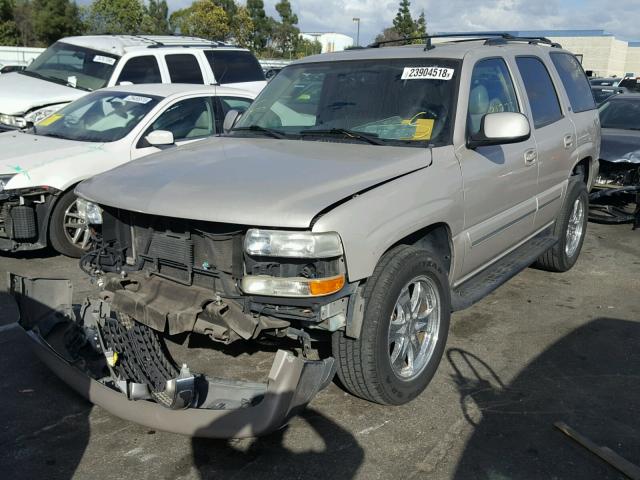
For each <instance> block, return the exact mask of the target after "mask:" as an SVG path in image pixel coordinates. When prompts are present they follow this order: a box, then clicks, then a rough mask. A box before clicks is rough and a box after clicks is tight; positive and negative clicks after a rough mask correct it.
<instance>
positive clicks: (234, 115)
mask: <svg viewBox="0 0 640 480" xmlns="http://www.w3.org/2000/svg"><path fill="white" fill-rule="evenodd" d="M241 116H242V114H241V113H240V112H239V111H238V110H229V111H228V112H227V114H226V115H225V116H224V123H223V124H222V129H223V130H224V133H229V132H230V131H231V129H232V128H233V126H234V125H235V124H236V123H237V122H238V119H239V118H240V117H241Z"/></svg>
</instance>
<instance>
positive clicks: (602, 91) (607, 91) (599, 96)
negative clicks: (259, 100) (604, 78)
mask: <svg viewBox="0 0 640 480" xmlns="http://www.w3.org/2000/svg"><path fill="white" fill-rule="evenodd" d="M591 92H592V93H593V98H594V100H595V101H596V104H601V103H602V102H604V101H605V100H606V99H607V98H609V97H610V96H611V95H614V94H617V93H620V91H619V90H616V89H614V88H592V89H591Z"/></svg>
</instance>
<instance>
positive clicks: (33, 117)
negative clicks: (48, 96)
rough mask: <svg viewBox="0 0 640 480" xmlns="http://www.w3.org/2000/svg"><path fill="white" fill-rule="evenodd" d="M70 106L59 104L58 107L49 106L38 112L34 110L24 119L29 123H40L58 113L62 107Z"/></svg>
mask: <svg viewBox="0 0 640 480" xmlns="http://www.w3.org/2000/svg"><path fill="white" fill-rule="evenodd" d="M66 105H68V104H67V103H59V104H57V105H49V106H48V107H44V108H40V109H38V110H34V111H33V112H29V113H27V114H26V115H25V116H24V119H25V120H26V121H27V122H29V123H33V124H36V123H39V122H41V121H42V120H44V119H45V118H47V117H48V116H50V115H51V114H54V113H56V112H57V111H58V110H60V109H61V108H62V107H64V106H66Z"/></svg>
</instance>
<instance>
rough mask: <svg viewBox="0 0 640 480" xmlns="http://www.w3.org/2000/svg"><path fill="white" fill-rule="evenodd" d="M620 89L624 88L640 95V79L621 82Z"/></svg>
mask: <svg viewBox="0 0 640 480" xmlns="http://www.w3.org/2000/svg"><path fill="white" fill-rule="evenodd" d="M618 86H619V87H624V88H626V89H627V90H629V91H630V92H638V93H640V77H638V78H625V79H624V80H622V81H621V82H620V85H618Z"/></svg>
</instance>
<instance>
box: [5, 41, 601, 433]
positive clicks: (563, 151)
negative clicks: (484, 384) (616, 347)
mask: <svg viewBox="0 0 640 480" xmlns="http://www.w3.org/2000/svg"><path fill="white" fill-rule="evenodd" d="M238 117H239V115H238V113H237V112H234V111H231V112H229V113H228V115H227V119H226V121H225V125H226V127H227V129H228V134H227V135H226V136H224V137H218V138H213V139H211V140H205V141H203V142H201V143H198V144H194V145H190V146H187V147H185V148H182V149H180V150H172V149H168V150H166V151H165V152H163V153H160V154H157V155H154V156H151V157H148V158H145V159H142V160H139V161H136V162H132V163H130V164H127V165H125V166H122V167H119V168H116V169H114V170H112V171H110V172H107V173H104V174H101V175H99V176H97V177H94V178H93V179H91V180H88V181H85V182H83V183H82V184H80V186H79V187H78V188H77V189H76V193H77V194H78V195H79V196H80V197H81V198H82V199H83V200H82V201H81V202H79V211H80V213H81V215H82V216H83V217H84V218H86V219H87V221H88V222H89V223H91V224H93V226H94V227H93V228H94V230H95V235H96V245H95V249H94V250H93V251H91V252H90V253H88V254H86V255H85V256H84V257H83V259H82V260H81V267H82V268H83V269H84V270H85V271H86V272H88V273H89V274H90V275H92V276H93V277H94V279H95V281H96V284H97V285H98V286H99V287H100V291H99V292H96V295H95V297H94V298H89V299H88V300H87V301H86V302H85V304H84V306H83V308H82V309H81V311H80V312H78V313H75V312H72V309H71V308H70V304H71V298H70V296H69V295H70V294H69V291H70V289H69V285H68V283H67V282H65V281H51V280H31V279H26V278H22V277H17V276H13V277H12V288H13V290H14V292H15V294H16V296H17V297H18V299H19V303H20V307H21V309H22V313H23V317H22V323H23V326H24V327H25V329H26V330H27V331H28V334H29V335H30V336H31V338H32V339H33V340H34V342H35V344H36V345H37V348H36V350H37V352H38V354H39V355H40V357H41V358H43V359H44V360H45V361H46V362H47V363H48V364H49V365H50V366H51V368H53V369H54V371H55V372H56V373H57V374H58V375H60V376H61V377H62V378H63V379H64V380H66V381H67V382H68V383H70V384H71V385H72V386H73V387H74V388H76V389H77V390H78V391H79V392H81V393H82V394H84V395H86V396H88V397H89V398H90V399H91V400H92V401H93V402H95V403H97V404H99V405H101V406H103V407H104V408H106V409H107V410H109V411H111V412H113V413H114V414H116V415H118V416H121V417H123V418H126V419H129V420H132V421H135V422H139V423H142V424H144V425H147V426H149V427H153V428H159V429H163V430H169V431H174V432H179V433H185V434H189V435H199V436H209V437H240V436H247V435H259V434H265V433H268V432H270V431H272V430H274V429H276V428H279V427H281V426H282V425H283V424H285V423H286V421H287V419H288V418H290V416H291V415H292V414H294V413H295V411H296V410H297V409H298V408H300V407H303V406H304V405H305V404H306V403H308V402H309V401H310V400H311V399H312V397H313V396H314V395H315V394H316V393H317V392H318V391H319V390H320V389H321V388H323V387H324V386H325V385H327V384H328V383H329V382H330V381H331V379H332V378H333V375H334V373H335V372H336V371H337V375H338V377H339V379H340V381H341V383H342V385H344V387H345V388H346V389H348V390H349V391H350V392H352V393H353V394H355V395H357V396H359V397H361V398H364V399H367V400H370V401H372V402H377V403H381V404H387V405H399V404H404V403H406V402H409V401H410V400H411V399H413V398H414V397H416V396H417V395H419V394H420V393H421V392H422V391H423V390H424V389H425V387H426V386H427V385H428V383H429V382H430V380H431V379H432V377H433V376H434V374H435V372H436V369H437V367H438V364H439V362H440V358H441V356H442V354H443V351H444V348H445V343H446V340H447V331H448V329H449V319H450V315H451V312H455V311H457V310H461V309H464V308H466V307H469V306H470V305H472V304H473V303H475V302H477V301H478V300H480V299H482V298H483V297H484V296H486V295H487V294H488V293H490V292H491V291H493V290H494V289H496V288H497V287H499V286H500V285H501V284H502V283H504V282H505V281H507V280H508V279H510V278H511V277H513V276H514V275H515V274H517V273H518V272H519V271H521V270H523V269H525V268H526V267H528V266H530V265H531V264H534V263H535V264H536V265H537V266H538V267H540V268H543V269H546V270H549V271H556V272H563V271H566V270H569V269H570V268H571V267H572V266H573V265H574V263H575V262H576V260H577V258H578V255H579V253H580V249H581V247H582V243H583V240H584V235H585V231H586V226H587V224H586V221H587V207H588V197H587V192H588V190H589V189H590V186H591V184H592V182H593V178H594V176H595V174H596V173H597V169H598V163H597V159H598V153H599V152H598V150H599V144H600V126H599V123H598V122H599V120H598V114H597V111H596V109H595V104H594V101H593V97H592V96H591V91H590V88H589V83H588V81H587V79H586V77H585V75H584V72H583V71H582V68H581V66H580V64H579V62H578V61H577V60H576V59H575V57H574V56H573V55H572V54H571V53H569V52H567V51H564V50H562V49H561V47H560V46H559V45H557V44H552V43H551V42H549V41H548V40H546V39H543V38H535V39H534V38H526V39H523V38H514V37H511V36H509V35H495V34H493V35H484V36H481V37H479V38H472V39H465V40H464V41H450V42H444V43H438V44H437V45H436V44H432V43H431V38H428V39H427V44H426V45H410V46H405V47H395V46H393V47H390V46H389V47H386V46H384V45H381V44H376V45H373V46H371V47H370V48H366V49H359V50H352V51H347V52H340V53H334V54H329V55H320V56H313V57H309V58H306V59H303V60H301V61H299V62H296V63H294V64H293V65H291V66H288V67H286V68H285V69H284V70H283V71H282V72H281V73H280V74H279V75H278V76H277V77H275V78H274V79H273V80H272V81H271V83H269V85H268V86H267V87H266V88H265V90H264V91H263V92H262V93H261V94H260V96H259V97H258V99H257V100H256V101H255V103H254V104H253V105H252V106H251V107H250V108H249V109H248V110H247V111H246V113H244V114H243V115H242V116H241V117H240V118H238ZM47 282H48V283H47ZM65 306H66V308H65ZM51 310H56V311H57V313H56V314H50V313H51ZM47 312H49V313H47ZM60 313H64V315H60ZM76 317H77V319H75V320H74V321H71V319H74V318H76ZM61 332H62V333H61ZM196 337H202V338H204V339H205V340H206V342H208V343H206V342H205V345H207V347H206V348H208V349H209V350H208V351H210V352H213V350H214V349H215V345H216V342H217V343H220V344H230V343H233V342H248V341H263V340H265V339H268V341H269V342H270V343H271V344H275V345H278V346H279V348H281V349H280V350H278V352H277V354H276V356H275V360H274V363H273V366H272V368H271V371H270V373H269V375H268V378H267V381H266V382H264V383H249V382H240V381H232V380H221V379H219V378H218V377H217V376H215V375H211V374H208V373H207V372H206V371H197V372H196V371H192V370H194V368H193V367H191V368H190V367H189V365H188V362H184V361H183V359H181V358H175V355H173V354H172V353H170V352H171V351H175V348H174V346H175V344H182V346H186V347H187V348H188V347H189V345H190V344H189V341H188V340H186V339H187V338H191V339H194V338H196ZM292 342H294V343H293V345H292ZM322 342H324V344H325V345H330V348H326V349H322V348H318V349H317V348H316V347H318V346H319V345H320V346H321V345H322ZM200 345H202V342H201V343H200ZM319 352H320V353H319ZM210 362H211V363H212V364H213V363H216V364H218V366H220V365H219V360H216V361H215V362H214V361H213V360H211V361H210ZM204 370H206V368H205V369H204Z"/></svg>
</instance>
